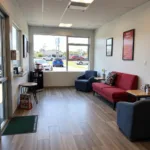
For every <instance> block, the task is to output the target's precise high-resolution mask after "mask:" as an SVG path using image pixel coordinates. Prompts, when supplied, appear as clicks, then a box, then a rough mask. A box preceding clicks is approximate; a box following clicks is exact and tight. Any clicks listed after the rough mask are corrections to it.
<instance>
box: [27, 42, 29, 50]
mask: <svg viewBox="0 0 150 150" xmlns="http://www.w3.org/2000/svg"><path fill="white" fill-rule="evenodd" d="M27 53H29V41H27Z"/></svg>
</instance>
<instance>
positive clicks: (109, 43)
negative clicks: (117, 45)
mask: <svg viewBox="0 0 150 150" xmlns="http://www.w3.org/2000/svg"><path fill="white" fill-rule="evenodd" d="M112 55H113V38H109V39H107V40H106V56H112Z"/></svg>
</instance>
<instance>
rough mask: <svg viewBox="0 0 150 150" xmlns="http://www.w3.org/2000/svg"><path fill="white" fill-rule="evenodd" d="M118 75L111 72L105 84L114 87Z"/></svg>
mask: <svg viewBox="0 0 150 150" xmlns="http://www.w3.org/2000/svg"><path fill="white" fill-rule="evenodd" d="M116 76H117V74H116V73H114V72H110V73H109V74H108V76H107V79H106V82H105V84H108V85H114V83H115V79H116Z"/></svg>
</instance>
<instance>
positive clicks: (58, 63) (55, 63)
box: [53, 58, 64, 67]
mask: <svg viewBox="0 0 150 150" xmlns="http://www.w3.org/2000/svg"><path fill="white" fill-rule="evenodd" d="M53 67H64V62H63V61H62V59H60V58H56V59H55V60H54V61H53Z"/></svg>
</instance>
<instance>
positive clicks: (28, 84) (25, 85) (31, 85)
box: [20, 82, 38, 104]
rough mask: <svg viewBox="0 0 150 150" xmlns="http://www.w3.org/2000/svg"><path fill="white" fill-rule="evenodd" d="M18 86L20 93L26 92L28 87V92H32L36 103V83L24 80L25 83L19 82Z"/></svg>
mask: <svg viewBox="0 0 150 150" xmlns="http://www.w3.org/2000/svg"><path fill="white" fill-rule="evenodd" d="M20 87H21V94H24V93H28V89H30V92H31V93H32V94H33V97H34V100H35V101H36V104H38V100H37V96H36V88H37V83H34V82H26V83H22V84H20Z"/></svg>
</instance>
